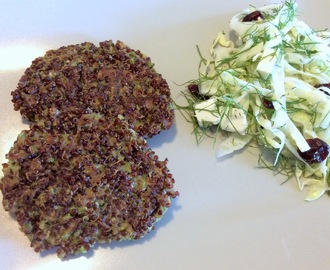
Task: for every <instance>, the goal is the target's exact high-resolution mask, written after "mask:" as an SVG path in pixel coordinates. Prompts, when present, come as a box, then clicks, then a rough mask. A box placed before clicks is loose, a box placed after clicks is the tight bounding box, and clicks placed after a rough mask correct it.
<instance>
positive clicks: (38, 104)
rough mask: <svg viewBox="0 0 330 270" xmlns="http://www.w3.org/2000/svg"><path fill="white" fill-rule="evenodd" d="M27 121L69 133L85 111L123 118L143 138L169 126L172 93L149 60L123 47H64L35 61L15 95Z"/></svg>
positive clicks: (17, 107) (105, 44)
mask: <svg viewBox="0 0 330 270" xmlns="http://www.w3.org/2000/svg"><path fill="white" fill-rule="evenodd" d="M12 102H13V103H14V109H15V110H19V111H20V113H21V114H22V115H23V116H24V117H25V118H27V119H28V120H29V121H32V122H35V123H36V122H37V123H39V124H42V125H44V126H45V127H46V128H48V129H54V128H55V129H57V130H58V131H64V132H67V133H70V132H72V131H74V130H75V128H76V121H77V119H78V118H79V117H80V115H81V114H84V113H91V112H95V113H101V114H103V115H106V116H110V117H113V116H117V115H123V116H124V117H125V119H126V120H127V121H128V123H129V124H130V125H132V126H133V128H134V129H135V130H136V131H137V132H138V133H139V134H140V135H142V136H144V137H145V138H149V137H152V136H153V135H155V134H158V133H159V132H160V131H161V130H164V129H168V128H170V127H171V125H172V123H173V121H174V112H173V108H172V102H171V97H170V89H169V87H168V84H167V82H166V80H165V79H163V78H162V76H161V74H159V73H157V72H156V71H155V69H154V64H153V63H152V62H151V60H150V58H149V57H146V56H144V55H143V54H142V53H141V52H140V51H138V50H133V49H131V48H129V47H128V46H126V45H125V44H124V43H122V42H120V41H117V43H116V44H114V43H113V42H112V41H104V42H101V43H100V44H99V46H98V47H97V46H95V45H94V44H92V43H90V42H85V43H82V44H77V45H69V46H63V47H61V48H59V49H56V50H50V51H48V52H46V54H45V55H44V56H43V57H39V58H37V59H35V60H34V61H33V62H32V65H31V66H30V67H29V68H27V69H26V71H25V74H24V75H23V76H22V77H21V79H20V81H19V83H18V86H17V88H16V89H15V91H13V92H12Z"/></svg>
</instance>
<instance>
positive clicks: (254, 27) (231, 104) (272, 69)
mask: <svg viewBox="0 0 330 270" xmlns="http://www.w3.org/2000/svg"><path fill="white" fill-rule="evenodd" d="M230 28H231V31H232V33H235V37H236V38H235V39H233V38H231V39H229V38H227V37H226V35H225V33H224V32H220V33H219V35H218V36H217V38H216V39H215V41H214V43H213V45H212V47H211V51H210V56H209V57H208V58H204V57H203V56H202V55H201V53H200V56H201V63H200V66H199V78H198V79H196V80H191V81H190V82H189V83H188V87H187V91H186V92H183V93H184V96H185V98H186V100H187V102H188V105H184V106H179V105H177V106H178V107H179V109H180V110H181V111H182V112H184V113H183V115H184V116H185V117H186V119H187V120H188V121H190V122H192V123H193V125H194V132H195V134H196V138H197V140H198V141H200V140H201V138H202V137H203V136H205V135H211V136H214V138H216V137H217V136H216V135H217V134H219V133H220V134H222V135H223V134H224V135H225V136H222V139H221V140H217V141H216V144H217V147H218V149H217V154H216V155H217V157H218V158H220V157H223V156H226V155H228V154H231V153H233V152H234V151H237V150H239V149H242V148H244V147H245V146H246V145H249V144H251V143H252V142H257V143H258V144H259V145H260V146H261V149H265V151H261V153H260V158H259V164H260V165H261V166H264V167H267V168H272V169H274V170H275V171H277V172H280V173H282V174H285V175H286V176H287V177H288V179H289V178H291V177H294V178H295V179H296V180H297V183H298V186H299V188H300V189H301V190H303V189H304V187H307V186H308V188H306V190H307V197H306V200H307V201H313V200H315V199H318V198H320V197H321V196H322V195H323V194H325V193H328V191H329V182H330V176H329V158H328V157H329V144H330V127H329V126H330V48H329V46H328V45H329V43H330V33H329V32H326V31H315V30H313V29H312V28H311V27H309V26H308V25H307V24H306V23H304V22H303V21H302V20H300V19H299V16H297V3H296V2H295V1H291V0H290V1H285V2H283V3H282V4H279V5H275V4H274V5H267V6H264V7H260V8H254V7H249V8H247V9H245V10H243V11H242V12H240V13H238V14H237V15H235V16H234V17H233V18H232V19H231V21H230ZM269 150H270V151H271V152H272V153H274V154H273V157H274V158H273V160H271V161H270V162H268V161H267V158H266V157H265V154H264V153H265V152H267V151H268V152H269Z"/></svg>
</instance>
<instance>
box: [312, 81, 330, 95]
mask: <svg viewBox="0 0 330 270" xmlns="http://www.w3.org/2000/svg"><path fill="white" fill-rule="evenodd" d="M314 87H315V88H320V87H326V88H330V83H320V84H316V85H314ZM318 90H319V91H321V92H323V93H324V94H326V95H327V96H330V94H329V92H327V91H324V90H323V89H318Z"/></svg>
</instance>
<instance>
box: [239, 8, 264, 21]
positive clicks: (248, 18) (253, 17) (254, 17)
mask: <svg viewBox="0 0 330 270" xmlns="http://www.w3.org/2000/svg"><path fill="white" fill-rule="evenodd" d="M263 18H264V15H262V13H261V12H260V11H259V10H256V11H253V12H252V13H250V14H248V15H246V16H245V17H244V18H243V22H252V21H257V20H259V19H263Z"/></svg>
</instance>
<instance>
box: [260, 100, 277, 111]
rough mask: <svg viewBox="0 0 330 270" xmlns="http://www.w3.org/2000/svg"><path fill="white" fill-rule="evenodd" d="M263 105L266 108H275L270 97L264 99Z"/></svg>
mask: <svg viewBox="0 0 330 270" xmlns="http://www.w3.org/2000/svg"><path fill="white" fill-rule="evenodd" d="M262 105H264V107H265V108H267V109H271V110H274V105H273V102H272V101H270V100H269V99H266V98H264V99H262Z"/></svg>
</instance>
